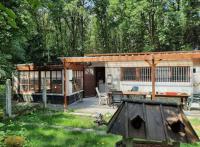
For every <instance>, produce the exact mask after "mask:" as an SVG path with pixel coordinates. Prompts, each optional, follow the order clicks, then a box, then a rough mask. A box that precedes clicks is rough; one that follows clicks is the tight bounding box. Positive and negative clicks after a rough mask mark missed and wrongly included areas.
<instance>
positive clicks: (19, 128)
mask: <svg viewBox="0 0 200 147" xmlns="http://www.w3.org/2000/svg"><path fill="white" fill-rule="evenodd" d="M93 121H94V119H93V118H91V117H86V116H76V115H71V114H68V113H61V112H56V113H55V112H51V111H45V112H43V111H38V112H36V113H32V114H29V115H24V116H21V117H19V118H17V119H15V121H12V120H10V121H7V122H6V126H4V127H2V128H1V127H0V128H1V129H0V133H1V132H2V131H5V132H6V135H19V136H24V137H25V140H26V146H31V147H49V146H70V147H71V146H74V147H77V146H91V147H92V146H94V147H96V146H97V147H98V146H99V147H100V146H107V147H110V146H114V145H115V143H116V142H117V141H118V140H120V139H121V137H120V136H116V135H111V134H106V133H104V134H103V135H102V134H99V133H96V131H100V132H102V131H105V128H106V127H105V126H104V127H100V128H99V127H97V126H96V124H94V122H93ZM34 124H36V125H34ZM58 125H59V126H67V127H73V128H83V129H84V128H85V129H88V128H93V129H95V130H96V131H92V132H84V133H83V132H80V131H69V130H65V129H60V128H59V129H58V128H52V126H58ZM0 146H1V144H0Z"/></svg>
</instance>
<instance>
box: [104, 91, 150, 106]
mask: <svg viewBox="0 0 200 147" xmlns="http://www.w3.org/2000/svg"><path fill="white" fill-rule="evenodd" d="M122 93H123V95H124V96H127V98H130V96H142V97H143V98H144V99H146V96H147V94H148V93H147V92H139V91H122ZM108 97H109V100H108V101H109V102H108V103H109V104H110V103H111V99H112V98H111V97H112V92H111V91H110V92H108Z"/></svg>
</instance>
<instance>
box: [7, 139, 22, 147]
mask: <svg viewBox="0 0 200 147" xmlns="http://www.w3.org/2000/svg"><path fill="white" fill-rule="evenodd" d="M4 143H5V145H6V146H7V147H22V146H23V145H24V143H25V140H24V138H23V137H21V136H8V137H6V139H5V141H4Z"/></svg>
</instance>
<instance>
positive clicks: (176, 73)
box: [121, 66, 190, 82]
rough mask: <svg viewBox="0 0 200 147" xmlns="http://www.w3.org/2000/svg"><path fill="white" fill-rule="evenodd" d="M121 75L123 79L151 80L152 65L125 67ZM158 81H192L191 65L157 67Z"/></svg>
mask: <svg viewBox="0 0 200 147" xmlns="http://www.w3.org/2000/svg"><path fill="white" fill-rule="evenodd" d="M121 75H122V77H121V80H122V81H141V82H151V68H150V67H125V68H122V70H121ZM156 82H190V67H189V66H183V67H181V66H173V67H169V66H166V67H156Z"/></svg>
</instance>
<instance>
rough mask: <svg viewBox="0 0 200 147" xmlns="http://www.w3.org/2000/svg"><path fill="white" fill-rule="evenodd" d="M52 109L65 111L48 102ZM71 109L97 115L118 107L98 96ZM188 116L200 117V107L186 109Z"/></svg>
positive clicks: (61, 107)
mask: <svg viewBox="0 0 200 147" xmlns="http://www.w3.org/2000/svg"><path fill="white" fill-rule="evenodd" d="M48 107H49V108H50V109H54V110H61V111H63V105H55V104H48ZM68 109H69V111H71V112H72V113H73V114H77V115H89V116H92V115H95V114H97V113H101V114H106V113H109V114H111V115H112V114H114V113H115V111H116V110H117V108H116V107H115V108H113V107H109V106H108V105H99V103H98V98H96V97H91V98H84V99H83V100H82V101H78V102H75V103H73V104H71V105H69V106H68ZM184 112H185V114H186V115H187V116H191V117H200V109H198V110H194V109H192V110H191V111H184Z"/></svg>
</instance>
